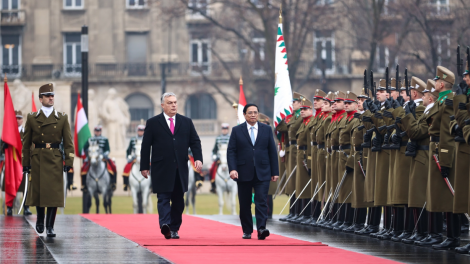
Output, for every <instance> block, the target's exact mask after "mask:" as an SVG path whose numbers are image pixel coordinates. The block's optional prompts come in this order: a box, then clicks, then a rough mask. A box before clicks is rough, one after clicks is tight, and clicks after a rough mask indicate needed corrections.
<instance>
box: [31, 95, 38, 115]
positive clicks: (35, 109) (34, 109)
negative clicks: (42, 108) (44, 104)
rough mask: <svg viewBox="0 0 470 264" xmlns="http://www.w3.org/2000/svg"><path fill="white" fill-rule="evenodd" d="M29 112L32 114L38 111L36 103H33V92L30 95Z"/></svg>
mask: <svg viewBox="0 0 470 264" xmlns="http://www.w3.org/2000/svg"><path fill="white" fill-rule="evenodd" d="M31 105H32V107H31V110H33V112H37V111H38V109H37V108H36V103H35V102H34V92H33V93H32V94H31Z"/></svg>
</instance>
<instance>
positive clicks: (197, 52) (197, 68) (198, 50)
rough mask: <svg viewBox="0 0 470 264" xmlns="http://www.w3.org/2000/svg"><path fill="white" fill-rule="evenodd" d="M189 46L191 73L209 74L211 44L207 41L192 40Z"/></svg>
mask: <svg viewBox="0 0 470 264" xmlns="http://www.w3.org/2000/svg"><path fill="white" fill-rule="evenodd" d="M189 45H190V53H191V54H190V56H191V58H190V61H191V71H192V73H195V74H200V73H201V72H202V73H204V74H208V73H210V70H211V67H210V61H211V51H210V49H211V44H210V40H208V39H193V40H191V41H190V43H189Z"/></svg>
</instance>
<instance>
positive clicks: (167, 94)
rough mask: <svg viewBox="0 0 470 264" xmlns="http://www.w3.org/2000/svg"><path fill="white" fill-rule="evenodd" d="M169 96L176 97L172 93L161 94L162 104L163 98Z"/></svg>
mask: <svg viewBox="0 0 470 264" xmlns="http://www.w3.org/2000/svg"><path fill="white" fill-rule="evenodd" d="M170 96H174V97H176V94H174V93H164V94H163V95H162V104H163V101H164V100H165V98H167V97H170Z"/></svg>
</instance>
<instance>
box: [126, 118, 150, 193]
mask: <svg viewBox="0 0 470 264" xmlns="http://www.w3.org/2000/svg"><path fill="white" fill-rule="evenodd" d="M144 131H145V125H142V124H141V125H138V126H137V136H135V137H132V138H131V140H130V141H129V146H128V147H127V150H126V155H127V164H126V166H124V172H123V173H122V180H123V183H124V191H125V192H127V189H128V188H129V175H130V173H131V170H132V166H133V165H134V163H135V159H136V157H137V153H136V150H135V145H136V144H137V142H138V141H139V140H140V141H141V142H142V139H143V138H144ZM139 155H140V153H139Z"/></svg>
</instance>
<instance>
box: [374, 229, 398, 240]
mask: <svg viewBox="0 0 470 264" xmlns="http://www.w3.org/2000/svg"><path fill="white" fill-rule="evenodd" d="M400 234H401V232H399V231H391V232H388V233H385V234H383V235H381V236H377V238H378V239H380V240H391V239H392V237H398V236H399V235H400Z"/></svg>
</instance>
